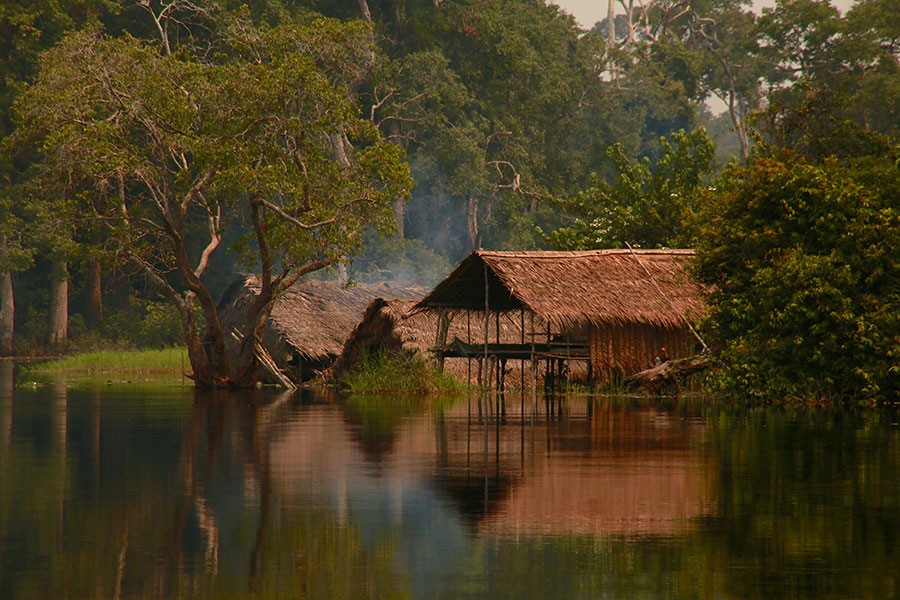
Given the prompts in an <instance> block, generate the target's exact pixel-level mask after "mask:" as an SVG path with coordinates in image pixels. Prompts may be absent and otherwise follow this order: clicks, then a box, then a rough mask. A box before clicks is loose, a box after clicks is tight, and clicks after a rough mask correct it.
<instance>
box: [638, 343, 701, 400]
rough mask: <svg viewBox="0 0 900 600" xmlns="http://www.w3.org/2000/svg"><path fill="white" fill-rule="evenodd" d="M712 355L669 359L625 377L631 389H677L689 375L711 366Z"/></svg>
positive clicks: (657, 390)
mask: <svg viewBox="0 0 900 600" xmlns="http://www.w3.org/2000/svg"><path fill="white" fill-rule="evenodd" d="M711 362H712V355H711V354H710V353H708V352H704V353H702V354H697V355H694V356H689V357H687V358H679V359H676V360H667V361H666V362H664V363H661V364H658V365H656V366H655V367H651V368H649V369H646V370H644V371H641V372H639V373H635V374H634V375H631V376H630V377H627V378H626V379H625V384H626V385H627V386H628V387H629V388H631V389H637V390H644V391H648V392H660V391H663V390H671V389H677V388H678V386H679V384H680V382H681V380H683V379H685V378H686V377H687V376H689V375H693V374H694V373H699V372H700V371H703V370H704V369H706V368H708V367H709V366H710V363H711Z"/></svg>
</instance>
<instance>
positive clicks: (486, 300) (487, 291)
mask: <svg viewBox="0 0 900 600" xmlns="http://www.w3.org/2000/svg"><path fill="white" fill-rule="evenodd" d="M489 297H490V286H489V285H488V266H487V263H484V366H485V368H487V366H488V330H489V329H490V326H491V321H490V317H491V304H490V301H489ZM490 380H491V378H490V376H488V377H487V378H486V381H488V382H490ZM480 383H483V382H480Z"/></svg>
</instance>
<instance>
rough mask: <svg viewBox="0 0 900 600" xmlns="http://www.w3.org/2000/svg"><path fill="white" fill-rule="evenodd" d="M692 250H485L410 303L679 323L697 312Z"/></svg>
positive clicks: (598, 322)
mask: <svg viewBox="0 0 900 600" xmlns="http://www.w3.org/2000/svg"><path fill="white" fill-rule="evenodd" d="M693 256H694V251H693V250H628V249H626V250H589V251H582V252H491V251H485V250H477V251H475V252H473V253H472V254H470V255H469V256H468V257H466V258H465V259H463V260H462V261H461V262H460V263H459V264H458V265H457V267H456V269H454V270H453V272H452V273H451V274H450V275H448V276H447V278H446V279H444V281H442V282H441V283H439V284H438V285H437V287H435V288H434V290H432V292H431V293H429V294H428V295H427V296H425V298H424V299H423V300H422V301H421V302H419V303H418V304H417V308H420V309H422V308H424V309H449V310H481V311H483V310H485V278H487V288H488V291H487V294H488V298H487V304H488V307H489V310H491V311H510V310H518V309H521V308H525V309H527V310H530V311H532V312H534V314H535V315H537V316H538V317H540V318H541V319H542V320H545V321H547V322H549V323H550V324H551V325H552V326H553V327H555V328H558V329H562V330H570V329H576V328H580V327H584V326H596V327H601V326H609V325H614V326H624V325H653V326H659V327H667V328H683V327H684V326H685V324H684V319H685V316H687V317H688V318H691V317H694V318H696V317H697V316H698V315H699V314H700V313H701V312H702V311H703V307H704V304H703V300H702V293H701V292H702V289H701V287H700V286H699V285H698V284H697V283H696V282H695V281H694V280H693V279H692V278H691V277H690V274H689V273H688V271H687V267H688V265H689V263H690V261H691V259H692V258H693Z"/></svg>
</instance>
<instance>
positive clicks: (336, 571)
mask: <svg viewBox="0 0 900 600" xmlns="http://www.w3.org/2000/svg"><path fill="white" fill-rule="evenodd" d="M292 400H293V395H292V393H291V392H281V393H280V394H279V395H278V396H277V397H275V398H274V399H272V398H270V397H268V396H263V395H261V394H257V393H255V392H250V393H240V394H233V393H232V394H228V393H226V392H205V393H203V394H199V393H198V395H197V396H196V397H195V400H194V405H193V407H192V412H191V421H190V426H189V431H188V435H187V436H186V438H185V442H184V449H183V456H182V471H183V482H184V495H183V497H182V499H181V501H180V503H179V506H178V508H177V510H176V517H175V521H174V525H175V526H174V529H173V534H172V535H171V541H170V543H169V544H168V548H169V551H168V554H169V557H170V565H171V570H170V576H174V577H175V580H174V581H171V582H170V583H169V584H168V585H167V586H166V590H167V595H178V593H177V592H178V591H179V590H187V589H196V587H195V586H201V587H204V588H207V589H208V591H209V592H210V593H220V592H227V593H228V594H234V593H235V590H236V589H238V588H241V589H244V590H246V593H245V594H244V593H241V594H236V595H238V596H241V597H251V598H270V597H271V598H281V597H285V596H303V597H314V598H315V597H321V598H361V597H394V596H395V595H396V590H397V588H396V583H397V577H396V576H395V575H394V573H393V569H392V564H391V562H392V561H391V557H392V553H391V551H390V549H389V548H378V549H375V550H367V549H365V548H363V547H362V544H361V542H360V539H359V535H358V533H357V532H356V530H355V529H354V528H348V527H346V526H344V525H341V524H340V523H339V521H338V519H337V518H336V515H334V514H329V513H327V512H326V513H325V514H323V510H322V509H321V508H320V507H319V508H305V507H303V506H297V505H291V506H289V507H288V506H284V505H282V503H281V502H280V499H279V498H276V497H273V494H274V492H273V486H272V465H271V457H270V453H269V444H270V442H271V440H272V438H273V437H274V436H275V435H276V434H277V432H278V429H279V427H280V426H281V425H282V424H283V423H284V422H285V421H286V420H288V419H289V418H290V416H291V411H292V410H294V405H293V403H292ZM204 442H205V443H204ZM240 469H243V471H242V475H241V477H240V479H241V481H242V485H243V494H242V498H243V499H246V498H254V499H255V500H256V503H255V504H253V505H252V506H249V505H246V506H243V507H242V509H241V511H240V517H239V523H235V522H223V519H225V518H227V517H226V516H225V515H226V513H228V511H227V510H226V509H225V508H223V507H226V506H227V505H228V504H229V502H230V503H233V502H234V498H224V497H221V494H219V493H218V489H219V488H218V487H217V484H218V483H220V482H217V481H216V474H217V473H219V472H224V473H225V477H226V478H228V479H230V480H232V481H233V480H234V479H235V475H236V472H237V471H239V470H240ZM231 493H233V490H232V492H231ZM191 510H193V515H194V517H195V519H194V520H195V521H196V526H197V528H198V529H199V530H201V531H202V532H203V535H204V540H205V547H204V550H203V557H204V560H203V564H204V574H203V577H202V578H201V577H198V576H197V575H196V574H192V573H191V572H190V569H189V563H190V561H189V560H185V559H186V558H188V557H186V556H185V554H184V551H183V548H184V546H185V535H186V534H187V533H188V532H189V528H190V521H189V519H188V516H189V513H190V511H191ZM251 514H252V515H253V516H254V518H252V519H248V518H247V517H249V516H250V515H251ZM251 521H252V522H254V523H256V526H255V531H254V532H252V533H251V532H250V531H244V533H243V534H242V535H241V536H240V539H241V541H243V542H245V544H246V545H244V546H241V547H239V548H234V547H233V546H232V547H226V546H222V544H223V543H224V542H223V533H222V532H224V531H228V530H233V529H234V528H235V527H236V526H238V527H240V526H243V525H244V524H247V523H250V522H251ZM251 542H252V545H251ZM226 551H227V552H230V553H232V554H233V553H235V552H237V553H239V554H241V555H243V556H245V557H246V561H247V562H246V564H247V570H246V573H245V574H243V575H242V574H237V573H226V572H224V571H222V570H221V568H220V567H221V565H222V562H221V559H222V557H221V553H223V552H226ZM244 576H245V579H244ZM242 580H243V581H245V583H244V585H243V586H242V585H241V581H242Z"/></svg>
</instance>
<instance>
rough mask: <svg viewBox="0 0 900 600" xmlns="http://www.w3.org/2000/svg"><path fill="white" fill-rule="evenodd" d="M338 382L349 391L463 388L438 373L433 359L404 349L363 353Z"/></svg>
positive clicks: (451, 390)
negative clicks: (394, 351) (357, 362)
mask: <svg viewBox="0 0 900 600" xmlns="http://www.w3.org/2000/svg"><path fill="white" fill-rule="evenodd" d="M341 383H342V384H343V385H344V386H346V387H347V388H348V389H349V390H350V391H351V392H352V393H353V394H386V393H389V394H399V395H406V396H410V395H425V394H437V395H446V394H456V393H459V392H460V391H462V389H463V388H462V384H460V383H459V382H458V381H457V380H456V379H455V378H453V376H452V375H448V374H446V373H443V372H441V371H440V370H439V369H438V367H437V365H436V364H435V363H434V362H433V361H430V360H428V359H426V358H424V357H423V356H421V355H419V354H416V353H411V352H405V351H401V352H396V353H391V354H385V353H381V352H370V353H366V354H364V355H363V357H362V360H361V361H360V364H359V365H358V366H357V367H356V368H354V369H353V370H352V371H350V372H348V373H347V374H346V375H344V377H343V379H342V381H341Z"/></svg>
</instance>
